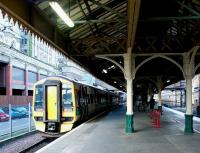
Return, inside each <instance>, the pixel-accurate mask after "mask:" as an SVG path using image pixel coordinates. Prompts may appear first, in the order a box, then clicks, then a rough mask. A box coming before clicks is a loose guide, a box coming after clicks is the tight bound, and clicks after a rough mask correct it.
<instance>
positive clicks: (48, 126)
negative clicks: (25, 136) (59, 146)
mask: <svg viewBox="0 0 200 153" xmlns="http://www.w3.org/2000/svg"><path fill="white" fill-rule="evenodd" d="M33 118H34V122H35V127H36V130H38V131H40V132H44V133H46V134H50V135H56V134H60V133H64V132H67V131H70V130H71V129H72V127H73V125H74V123H75V121H76V119H77V118H76V104H75V95H74V85H73V82H70V81H68V80H65V79H61V78H54V77H52V78H47V79H44V80H41V81H39V82H37V83H36V84H35V85H34V95H33Z"/></svg>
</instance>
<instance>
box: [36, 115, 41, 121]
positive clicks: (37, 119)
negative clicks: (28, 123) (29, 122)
mask: <svg viewBox="0 0 200 153" xmlns="http://www.w3.org/2000/svg"><path fill="white" fill-rule="evenodd" d="M34 119H35V120H36V121H43V117H41V116H35V117H34Z"/></svg>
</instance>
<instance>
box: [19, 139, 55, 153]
mask: <svg viewBox="0 0 200 153" xmlns="http://www.w3.org/2000/svg"><path fill="white" fill-rule="evenodd" d="M54 140H55V138H44V139H43V140H41V141H39V142H37V143H35V144H33V145H31V146H29V147H27V148H25V149H24V150H22V151H20V153H33V152H36V151H37V150H39V149H41V148H42V147H44V146H46V145H47V144H49V143H51V142H52V141H54Z"/></svg>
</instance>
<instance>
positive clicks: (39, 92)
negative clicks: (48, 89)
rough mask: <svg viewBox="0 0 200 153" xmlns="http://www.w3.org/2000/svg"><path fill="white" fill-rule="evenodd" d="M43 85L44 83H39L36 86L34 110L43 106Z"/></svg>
mask: <svg viewBox="0 0 200 153" xmlns="http://www.w3.org/2000/svg"><path fill="white" fill-rule="evenodd" d="M43 104H44V101H43V87H42V85H37V86H36V87H35V104H34V110H35V111H37V110H38V109H41V108H43Z"/></svg>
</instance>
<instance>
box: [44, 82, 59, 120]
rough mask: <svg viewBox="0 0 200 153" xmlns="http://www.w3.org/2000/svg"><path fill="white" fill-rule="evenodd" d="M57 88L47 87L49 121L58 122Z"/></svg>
mask: <svg viewBox="0 0 200 153" xmlns="http://www.w3.org/2000/svg"><path fill="white" fill-rule="evenodd" d="M57 90H58V89H57V86H47V87H46V91H47V110H48V113H47V120H56V121H57V120H58V111H57V110H58V101H57V99H58V97H57V93H58V91H57Z"/></svg>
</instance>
